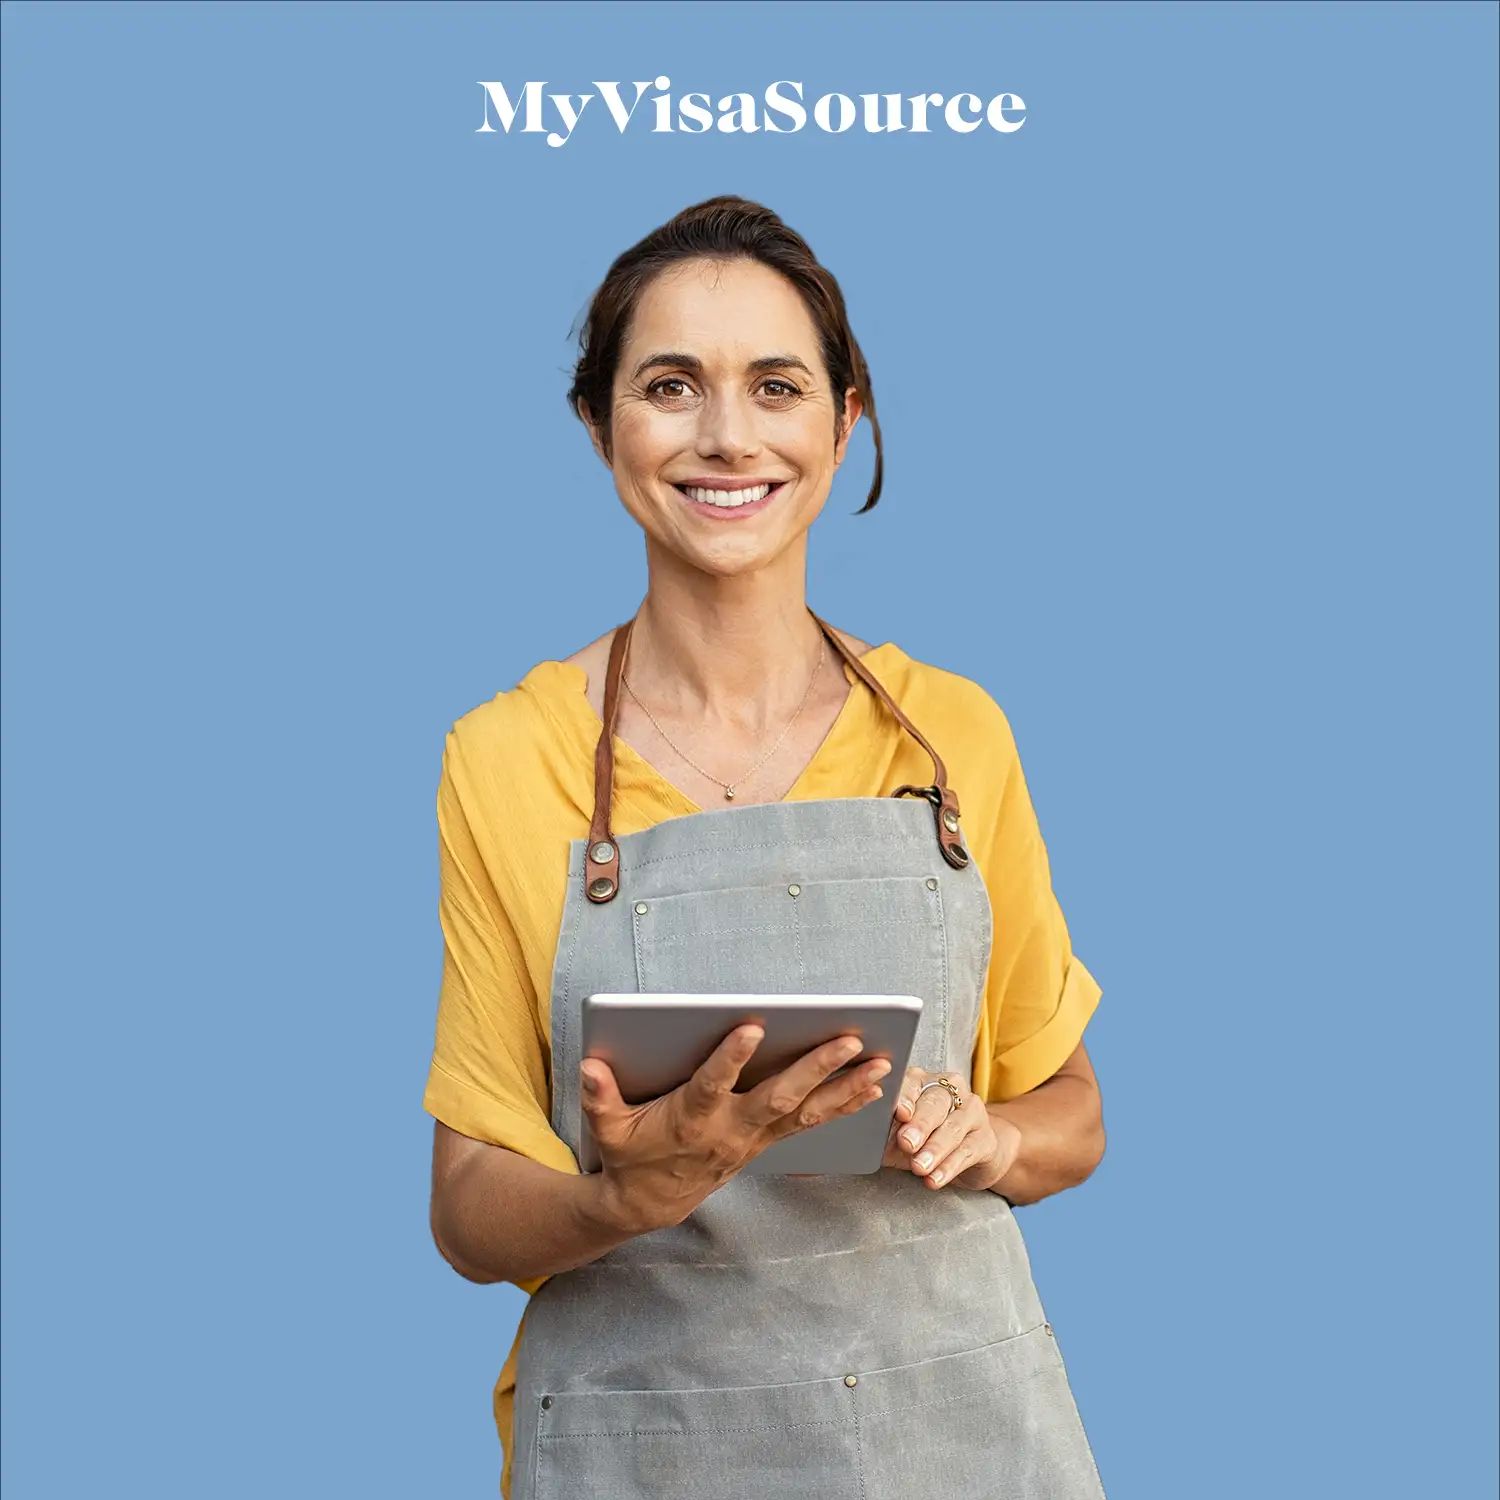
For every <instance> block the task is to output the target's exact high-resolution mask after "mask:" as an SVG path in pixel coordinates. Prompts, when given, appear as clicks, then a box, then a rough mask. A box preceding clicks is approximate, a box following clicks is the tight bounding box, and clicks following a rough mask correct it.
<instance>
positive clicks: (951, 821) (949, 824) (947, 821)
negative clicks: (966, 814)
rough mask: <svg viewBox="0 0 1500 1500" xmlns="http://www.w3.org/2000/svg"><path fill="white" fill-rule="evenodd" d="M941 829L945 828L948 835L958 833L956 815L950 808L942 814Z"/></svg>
mask: <svg viewBox="0 0 1500 1500" xmlns="http://www.w3.org/2000/svg"><path fill="white" fill-rule="evenodd" d="M943 827H944V828H946V829H947V830H948V832H949V833H957V832H958V814H957V813H956V812H954V811H953V809H952V808H951V807H950V808H948V809H946V810H945V811H944V813H943Z"/></svg>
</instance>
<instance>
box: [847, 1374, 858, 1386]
mask: <svg viewBox="0 0 1500 1500" xmlns="http://www.w3.org/2000/svg"><path fill="white" fill-rule="evenodd" d="M844 1384H845V1385H858V1384H859V1376H858V1375H846V1376H844Z"/></svg>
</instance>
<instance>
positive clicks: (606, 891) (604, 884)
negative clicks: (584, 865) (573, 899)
mask: <svg viewBox="0 0 1500 1500" xmlns="http://www.w3.org/2000/svg"><path fill="white" fill-rule="evenodd" d="M614 889H615V883H614V881H613V880H606V879H605V878H603V877H602V876H601V877H600V878H599V879H598V880H591V881H590V882H589V895H591V896H609V895H613V894H614Z"/></svg>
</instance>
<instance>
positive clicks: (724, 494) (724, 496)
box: [673, 479, 790, 510]
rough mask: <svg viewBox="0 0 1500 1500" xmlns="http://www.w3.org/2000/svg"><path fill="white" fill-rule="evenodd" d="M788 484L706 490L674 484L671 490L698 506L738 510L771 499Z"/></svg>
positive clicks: (775, 483)
mask: <svg viewBox="0 0 1500 1500" xmlns="http://www.w3.org/2000/svg"><path fill="white" fill-rule="evenodd" d="M789 482H790V481H788V480H785V479H782V480H777V481H775V482H774V483H771V482H766V483H763V484H750V485H743V486H741V487H739V488H737V489H720V488H718V487H715V488H713V489H707V488H704V487H701V486H699V485H689V484H676V485H673V489H675V490H676V491H677V492H678V493H679V494H681V495H686V496H687V498H688V499H689V500H694V501H696V502H697V503H698V504H699V505H711V506H713V507H714V509H715V510H740V509H742V508H743V507H744V506H747V505H758V504H760V503H761V502H762V501H764V500H769V499H771V498H772V497H773V496H774V495H777V494H779V493H780V492H781V491H782V490H783V489H785V488H786V486H787V484H788V483H789Z"/></svg>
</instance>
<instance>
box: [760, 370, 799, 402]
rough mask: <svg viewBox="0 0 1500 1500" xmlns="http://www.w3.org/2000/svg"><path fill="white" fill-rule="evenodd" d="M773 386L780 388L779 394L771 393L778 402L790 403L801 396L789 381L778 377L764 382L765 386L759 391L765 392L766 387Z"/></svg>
mask: <svg viewBox="0 0 1500 1500" xmlns="http://www.w3.org/2000/svg"><path fill="white" fill-rule="evenodd" d="M773 385H776V386H780V387H781V392H780V393H779V394H778V393H777V392H774V391H773V392H772V393H771V394H772V395H773V396H775V397H776V399H777V400H778V401H790V400H791V399H792V398H793V397H796V396H800V395H801V394H802V392H801V391H799V390H798V389H797V387H796V386H794V385H793V384H792V383H791V381H790V380H782V379H780V378H779V377H775V376H773V377H772V378H771V379H770V380H768V381H766V383H765V385H763V386H762V387H761V389H762V390H766V389H767V388H768V387H770V386H773Z"/></svg>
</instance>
